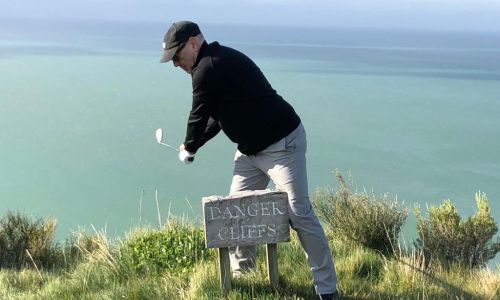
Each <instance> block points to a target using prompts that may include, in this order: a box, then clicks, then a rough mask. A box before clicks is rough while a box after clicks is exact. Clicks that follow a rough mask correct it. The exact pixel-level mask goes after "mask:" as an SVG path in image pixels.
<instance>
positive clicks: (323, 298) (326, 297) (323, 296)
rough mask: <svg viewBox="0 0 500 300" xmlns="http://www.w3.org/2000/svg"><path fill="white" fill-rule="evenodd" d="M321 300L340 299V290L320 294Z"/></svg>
mask: <svg viewBox="0 0 500 300" xmlns="http://www.w3.org/2000/svg"><path fill="white" fill-rule="evenodd" d="M319 299H320V300H334V299H340V295H339V292H338V291H335V292H333V293H331V294H321V295H319Z"/></svg>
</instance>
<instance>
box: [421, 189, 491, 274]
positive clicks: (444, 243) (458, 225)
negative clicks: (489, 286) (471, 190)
mask: <svg viewBox="0 0 500 300" xmlns="http://www.w3.org/2000/svg"><path fill="white" fill-rule="evenodd" d="M475 200H476V206H477V211H476V213H475V214H474V215H473V216H471V217H468V218H467V219H466V220H462V219H461V218H460V216H459V215H458V212H457V210H456V208H455V206H454V205H453V203H452V202H451V201H450V200H444V201H443V203H442V204H441V205H440V206H433V207H431V208H429V209H428V213H429V219H428V220H425V219H423V218H422V216H421V213H420V209H419V208H418V207H417V208H415V216H416V218H417V229H418V235H419V237H418V239H417V240H416V241H415V246H416V248H417V249H419V250H421V251H423V253H424V256H425V257H426V259H427V261H431V260H432V259H437V260H439V261H440V262H441V263H443V264H451V263H458V264H462V265H468V266H470V267H476V266H482V265H484V264H485V263H486V262H488V261H489V260H491V259H492V258H494V257H495V255H496V254H497V253H498V252H499V251H500V237H497V239H496V241H495V242H493V241H492V238H493V236H494V235H495V234H496V233H497V231H498V227H497V224H496V222H495V220H494V219H493V218H492V216H491V212H490V207H489V204H488V198H487V196H486V194H485V193H480V192H478V193H476V194H475Z"/></svg>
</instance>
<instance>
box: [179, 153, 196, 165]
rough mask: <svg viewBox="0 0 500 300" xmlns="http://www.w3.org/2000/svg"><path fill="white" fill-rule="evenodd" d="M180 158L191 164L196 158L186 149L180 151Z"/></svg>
mask: <svg viewBox="0 0 500 300" xmlns="http://www.w3.org/2000/svg"><path fill="white" fill-rule="evenodd" d="M179 160H180V161H182V162H183V163H185V164H190V163H192V162H193V160H194V154H193V153H190V152H188V151H186V150H182V151H180V152H179Z"/></svg>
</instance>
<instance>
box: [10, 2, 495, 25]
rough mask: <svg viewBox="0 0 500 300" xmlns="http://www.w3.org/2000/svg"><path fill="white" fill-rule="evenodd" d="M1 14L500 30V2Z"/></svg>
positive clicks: (187, 5) (52, 7) (33, 6)
mask: <svg viewBox="0 0 500 300" xmlns="http://www.w3.org/2000/svg"><path fill="white" fill-rule="evenodd" d="M0 18H11V19H12V18H14V19H84V20H85V19H99V20H124V21H151V22H163V21H165V22H168V23H170V22H173V21H176V20H183V19H186V20H193V21H195V22H198V23H215V24H251V25H259V24H260V25H281V26H299V27H340V28H345V27H351V28H356V27H358V28H367V27H368V28H410V29H436V30H440V29H442V30H464V29H465V30H487V31H500V0H302V1H299V0H177V1H171V0H84V1H82V0H2V1H1V2H0Z"/></svg>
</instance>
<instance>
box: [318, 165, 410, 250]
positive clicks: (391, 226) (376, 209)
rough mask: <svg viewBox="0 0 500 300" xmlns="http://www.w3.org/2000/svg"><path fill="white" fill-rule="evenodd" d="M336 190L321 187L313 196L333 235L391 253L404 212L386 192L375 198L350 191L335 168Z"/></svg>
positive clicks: (405, 211)
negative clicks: (337, 183) (337, 185)
mask: <svg viewBox="0 0 500 300" xmlns="http://www.w3.org/2000/svg"><path fill="white" fill-rule="evenodd" d="M335 175H336V177H337V180H338V182H339V187H338V188H337V190H336V191H333V190H331V189H321V190H318V192H317V193H316V195H315V199H314V202H313V203H314V207H315V210H316V212H317V213H318V216H319V218H321V219H322V220H323V221H324V222H325V223H326V224H327V226H328V227H329V229H330V232H331V234H333V235H334V236H335V237H336V238H339V239H343V240H346V239H347V240H351V241H355V242H358V243H360V244H362V245H364V246H366V247H368V248H371V249H374V250H378V251H381V252H382V253H384V254H390V253H392V252H393V248H394V247H395V245H396V243H397V239H398V236H399V233H400V231H401V227H402V226H403V224H404V222H405V220H406V217H407V216H408V211H407V209H406V208H400V207H399V205H398V203H397V201H396V200H393V201H390V200H388V199H387V195H382V196H380V197H376V196H375V195H373V194H369V193H367V192H363V193H355V192H352V184H351V185H348V184H347V183H346V182H345V180H344V178H343V176H342V174H341V173H340V172H339V171H337V172H336V174H335Z"/></svg>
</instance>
